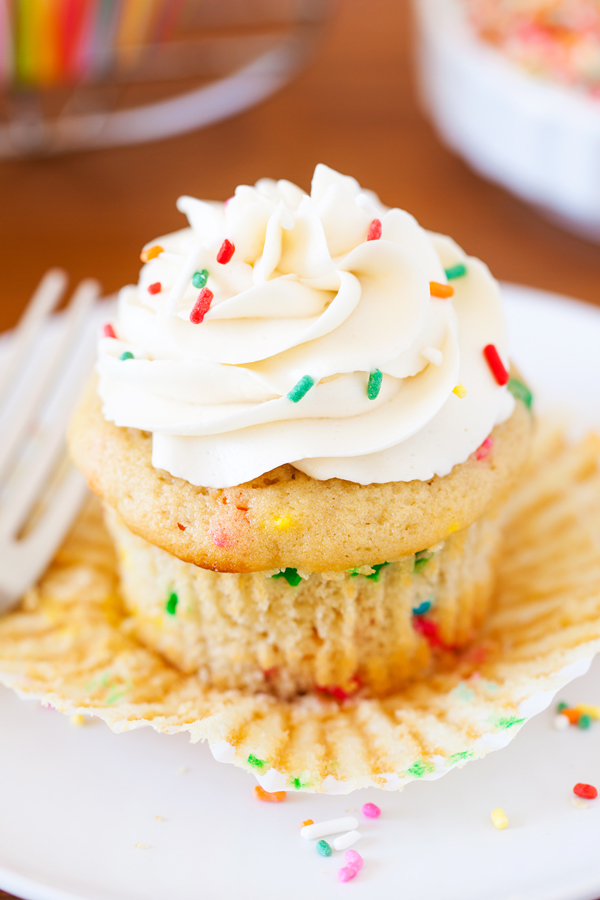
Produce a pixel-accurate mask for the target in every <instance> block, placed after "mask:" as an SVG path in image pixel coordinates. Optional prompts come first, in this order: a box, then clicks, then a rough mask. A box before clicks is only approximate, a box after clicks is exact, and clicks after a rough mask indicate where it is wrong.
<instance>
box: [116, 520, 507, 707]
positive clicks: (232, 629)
mask: <svg viewBox="0 0 600 900" xmlns="http://www.w3.org/2000/svg"><path fill="white" fill-rule="evenodd" d="M105 519H106V524H107V526H108V529H109V531H110V533H111V535H112V537H113V540H114V541H115V545H116V547H117V551H118V557H119V570H120V575H121V592H122V596H123V599H124V601H125V604H126V607H127V610H128V612H129V613H130V614H131V616H132V622H131V627H132V629H133V633H134V634H135V636H136V637H137V638H138V639H139V640H140V641H141V642H142V643H143V644H145V645H146V646H148V647H150V648H152V649H154V650H157V651H158V652H159V653H161V654H162V655H163V656H164V657H166V659H168V660H169V662H171V663H173V664H174V665H175V666H177V668H179V669H180V670H181V671H182V672H186V673H196V674H197V675H198V677H199V679H200V681H201V682H202V683H203V684H206V685H208V686H211V687H215V688H218V689H220V690H228V689H232V688H236V689H240V690H245V691H264V692H267V693H272V694H274V695H276V696H278V697H281V698H291V697H293V696H294V695H296V694H304V693H307V692H309V691H315V690H316V691H321V692H322V693H327V694H330V695H332V696H337V697H345V696H349V695H351V694H354V693H356V692H357V691H358V690H360V691H361V692H362V694H363V695H366V696H385V695H386V694H389V693H391V692H393V691H395V690H398V689H399V688H400V687H401V686H402V685H404V684H406V683H407V682H408V681H410V680H412V679H413V678H417V677H422V676H423V675H424V674H425V673H426V672H427V671H428V670H429V669H430V668H431V664H432V648H435V647H442V648H448V649H450V648H451V649H454V650H456V649H459V648H462V647H464V646H465V645H466V644H467V643H468V642H469V641H471V640H472V639H473V638H474V636H475V634H476V631H477V629H478V627H479V626H480V624H481V622H482V621H483V618H484V615H485V613H486V611H487V608H488V603H489V599H490V596H491V592H492V587H493V576H494V566H495V561H496V555H497V548H498V542H499V538H500V520H499V517H498V515H496V516H495V517H493V518H492V517H489V516H488V517H484V518H482V519H480V520H478V521H477V522H475V523H474V524H473V525H471V526H469V528H466V529H464V530H463V531H460V532H456V533H455V534H452V535H450V537H448V538H447V540H446V541H444V542H442V543H441V544H439V545H437V546H436V547H434V548H432V549H431V550H429V551H425V552H424V553H419V554H417V555H415V554H411V555H410V556H407V557H405V558H404V559H401V560H399V561H397V562H394V563H390V564H387V565H385V566H383V567H381V568H379V567H377V569H373V568H371V567H370V566H364V567H362V569H361V570H360V571H353V572H331V573H317V574H311V575H308V574H307V575H305V576H304V577H301V576H300V575H298V574H296V572H295V570H287V571H288V573H291V574H290V577H291V580H292V582H298V583H297V584H294V583H292V584H289V583H288V581H287V580H286V578H285V577H283V576H281V575H279V574H278V573H276V572H271V573H263V572H256V573H249V574H233V573H232V574H226V573H220V572H211V571H208V570H206V569H201V568H199V567H197V566H194V565H193V564H192V563H186V562H182V560H180V559H178V558H177V557H176V556H173V555H172V554H170V553H167V552H166V551H165V550H162V549H160V548H159V547H155V546H154V545H153V544H150V543H148V542H147V541H146V540H144V539H143V538H141V537H139V536H138V535H136V534H133V532H131V531H130V530H129V528H127V526H126V525H125V524H124V522H123V521H122V519H121V518H120V517H119V516H118V514H117V513H116V512H115V511H114V510H113V509H112V508H110V507H106V508H105Z"/></svg>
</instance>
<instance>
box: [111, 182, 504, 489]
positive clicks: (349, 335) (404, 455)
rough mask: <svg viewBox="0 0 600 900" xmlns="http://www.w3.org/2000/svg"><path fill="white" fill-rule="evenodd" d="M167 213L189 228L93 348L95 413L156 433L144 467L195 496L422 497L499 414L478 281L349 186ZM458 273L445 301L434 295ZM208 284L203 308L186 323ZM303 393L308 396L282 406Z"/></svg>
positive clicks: (442, 249)
mask: <svg viewBox="0 0 600 900" xmlns="http://www.w3.org/2000/svg"><path fill="white" fill-rule="evenodd" d="M177 205H178V208H179V209H180V210H181V211H182V212H184V213H185V214H186V215H187V217H188V221H189V223H190V224H189V228H186V229H182V230H181V231H178V232H175V233H173V234H170V235H166V236H164V237H162V238H159V239H157V241H155V242H153V244H152V245H148V247H153V246H156V245H158V246H159V247H160V248H161V251H162V252H158V253H157V254H156V255H153V254H149V255H152V256H153V258H151V259H149V261H148V262H146V263H145V265H144V266H143V268H142V270H141V272H140V278H139V282H138V284H137V285H136V286H128V287H126V288H123V290H122V291H121V292H120V295H119V308H118V318H117V321H116V323H115V332H116V334H117V339H116V340H115V339H112V338H103V339H101V341H100V346H99V359H98V373H99V388H98V389H99V393H100V396H101V398H102V401H103V413H104V415H105V417H106V418H107V419H108V420H110V421H113V422H114V423H115V424H116V425H119V426H127V427H133V428H139V429H142V430H145V431H150V432H152V435H153V465H154V466H155V467H157V468H161V469H165V470H167V471H168V472H170V473H171V474H172V475H175V476H178V477H182V478H184V479H186V480H187V481H189V482H191V483H193V484H201V485H204V486H207V487H229V486H232V485H235V484H240V483H243V482H245V481H249V480H251V479H253V478H255V477H258V476H259V475H261V474H263V473H264V472H266V471H269V470H270V469H272V468H275V467H277V466H278V465H281V464H283V463H293V464H294V465H295V466H296V467H297V468H299V469H300V470H302V471H304V472H306V473H307V474H309V475H311V476H312V477H315V478H318V479H326V478H332V477H339V478H345V479H347V480H350V481H355V482H358V483H361V484H368V483H373V482H382V481H410V480H413V479H415V478H416V479H421V480H426V479H429V478H431V477H433V475H434V474H438V475H444V474H447V473H448V472H449V471H450V470H451V468H452V467H453V466H454V465H456V464H457V463H459V462H463V461H464V460H465V459H466V458H467V457H468V456H469V454H470V453H472V452H473V451H474V450H475V449H476V448H477V447H478V446H479V445H480V444H481V443H482V441H483V440H484V439H485V438H486V437H487V435H488V434H489V432H490V431H491V429H492V428H493V426H494V424H496V423H498V422H500V421H504V420H505V419H506V418H508V416H509V415H510V414H511V412H512V409H513V406H514V401H513V398H512V396H511V394H510V393H508V392H507V390H506V388H505V387H500V386H499V385H498V384H496V382H495V381H494V378H493V376H492V375H491V373H490V371H489V369H488V367H487V364H486V362H485V359H484V358H483V355H482V348H483V347H484V346H485V345H486V344H489V343H493V344H494V345H495V346H496V347H497V349H498V351H499V353H500V356H501V357H502V358H503V359H504V361H505V362H506V361H507V337H506V328H505V324H504V317H503V314H502V309H501V302H500V297H499V292H498V288H497V285H496V283H495V281H494V279H493V278H492V276H491V275H490V274H489V271H488V270H487V268H486V267H485V266H484V265H483V264H482V263H480V262H479V261H478V260H474V259H467V258H466V257H465V255H464V254H463V252H462V251H461V250H460V248H458V247H457V245H456V244H454V242H452V241H451V240H450V239H448V238H444V237H441V236H439V235H433V234H429V233H428V232H426V231H424V230H423V229H422V228H421V227H420V226H419V225H418V223H417V222H416V220H415V219H414V218H413V217H412V216H410V215H409V214H408V213H406V212H404V211H402V210H399V209H388V208H387V207H385V206H383V204H381V202H380V201H379V199H378V198H377V197H376V195H374V194H372V193H371V192H368V191H363V190H362V189H361V187H360V185H359V184H358V182H356V181H355V180H354V179H353V178H349V177H347V176H344V175H340V174H338V173H337V172H335V171H333V170H332V169H329V168H328V167H327V166H322V165H319V166H317V168H316V170H315V174H314V177H313V181H312V188H311V194H310V196H309V195H307V194H305V193H304V192H303V191H302V190H301V189H300V188H298V187H296V186H295V185H293V184H291V182H288V181H278V182H275V181H272V180H270V179H261V180H260V181H259V182H257V184H256V185H255V186H254V187H249V186H241V187H238V188H237V189H236V192H235V195H234V196H233V197H232V198H230V200H229V201H227V202H226V203H225V204H222V203H214V202H204V201H200V200H196V199H195V198H191V197H181V198H180V199H179V201H178V204H177ZM374 220H377V222H380V223H381V227H380V229H379V227H378V228H377V229H376V231H377V232H379V231H380V233H381V237H380V238H379V239H377V240H369V239H368V237H369V235H370V233H371V232H370V227H371V225H372V224H373V222H374ZM226 239H227V240H228V241H230V242H231V243H232V244H233V245H234V247H235V251H234V253H233V257H232V258H231V260H230V261H228V262H226V263H225V264H221V263H219V262H218V261H217V256H218V254H219V249H220V248H221V247H222V245H223V241H224V240H226ZM153 253H154V251H153ZM457 263H464V264H465V265H466V268H467V272H466V274H465V275H464V276H463V277H461V278H459V279H456V280H453V282H452V286H453V287H454V289H455V293H454V297H452V298H451V299H442V298H438V297H435V296H431V293H430V283H431V282H436V283H437V284H439V285H446V284H447V283H448V279H447V277H446V274H445V271H444V270H445V268H449V267H451V266H454V265H455V264H457ZM202 270H206V272H208V276H207V277H206V279H205V282H206V288H203V290H208V294H207V295H206V296H208V297H209V298H210V307H209V308H208V311H207V312H206V313H205V314H204V318H203V320H202V321H201V322H200V323H199V324H194V323H193V322H192V321H190V313H191V310H192V308H193V306H194V304H195V302H196V300H197V298H198V288H196V287H194V285H193V279H194V274H195V273H198V272H202ZM203 278H204V276H203ZM157 285H158V286H159V288H160V289H159V290H157ZM151 286H152V291H149V288H150V287H151ZM124 351H129V352H130V353H133V356H134V358H133V359H127V360H122V359H121V358H120V357H121V354H122V353H123V352H124ZM374 373H378V374H376V377H375V380H372V379H373V376H374ZM307 376H308V378H307ZM302 379H305V381H304V382H302ZM370 379H371V380H370ZM300 382H302V383H303V384H304V386H306V385H307V384H310V383H312V385H313V386H311V387H309V389H308V390H306V392H305V393H304V394H303V395H302V396H301V399H298V400H296V401H295V400H294V399H290V397H292V398H293V397H295V396H296V394H294V389H295V387H296V386H297V385H298V384H299V383H300ZM459 383H462V384H464V386H465V387H466V389H467V395H466V396H465V397H463V398H462V399H461V398H459V397H458V396H457V395H456V394H455V393H453V389H454V388H455V386H456V385H457V384H459ZM369 384H371V385H375V388H369ZM303 389H304V388H303ZM300 393H301V392H300Z"/></svg>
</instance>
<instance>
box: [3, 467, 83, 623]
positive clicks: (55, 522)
mask: <svg viewBox="0 0 600 900" xmlns="http://www.w3.org/2000/svg"><path fill="white" fill-rule="evenodd" d="M87 493H88V487H87V484H86V482H85V479H84V477H83V475H82V474H81V472H79V471H78V470H77V469H75V468H74V467H73V466H71V467H70V468H69V469H68V471H67V472H66V474H65V476H64V478H63V479H62V480H61V482H60V484H59V485H58V487H57V488H56V490H55V491H54V492H53V493H52V495H51V498H50V503H49V506H48V509H47V510H46V511H45V513H44V514H43V516H42V518H41V520H40V521H39V522H38V524H37V525H36V526H35V528H34V529H33V531H32V533H31V534H30V535H28V536H27V537H26V538H25V539H24V540H23V541H19V542H18V543H15V544H14V545H13V547H12V548H11V558H12V559H14V565H13V566H12V567H11V566H7V567H6V569H7V571H5V572H3V576H4V578H5V579H8V581H7V583H6V585H4V592H3V591H2V589H1V588H0V614H1V613H3V612H6V611H7V610H8V609H10V608H11V606H12V605H13V603H14V599H15V597H18V596H19V594H21V593H22V591H23V584H22V578H23V570H25V571H26V572H27V575H28V576H29V583H31V584H33V583H34V582H35V581H37V579H38V578H39V577H40V575H41V574H42V572H43V571H44V569H45V568H46V566H47V565H48V563H49V562H50V560H51V559H52V557H53V556H54V553H55V552H56V550H57V549H58V547H59V545H60V543H61V541H62V539H63V537H64V535H65V532H66V531H67V529H68V527H69V525H70V524H71V522H72V521H73V519H74V518H75V515H76V513H77V511H78V509H79V507H80V506H81V504H82V503H83V500H84V498H85V496H86V494H87ZM11 571H12V574H13V581H12V583H11V581H10V576H11Z"/></svg>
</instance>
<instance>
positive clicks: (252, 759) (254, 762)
mask: <svg viewBox="0 0 600 900" xmlns="http://www.w3.org/2000/svg"><path fill="white" fill-rule="evenodd" d="M248 762H249V763H250V765H251V766H254V767H255V768H256V769H262V768H263V767H264V766H266V765H267V760H266V759H259V758H258V756H253V754H252V753H251V754H250V756H249V757H248Z"/></svg>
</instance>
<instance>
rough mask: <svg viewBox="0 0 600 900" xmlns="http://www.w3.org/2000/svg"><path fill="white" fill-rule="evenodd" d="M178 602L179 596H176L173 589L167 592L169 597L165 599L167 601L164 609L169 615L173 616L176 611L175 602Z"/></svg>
mask: <svg viewBox="0 0 600 900" xmlns="http://www.w3.org/2000/svg"><path fill="white" fill-rule="evenodd" d="M178 603H179V597H178V596H177V594H176V593H175V591H172V592H171V593H170V594H169V599H168V600H167V602H166V604H165V610H166V612H167V613H168V614H169V615H170V616H174V615H175V613H176V612H177V604H178Z"/></svg>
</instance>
